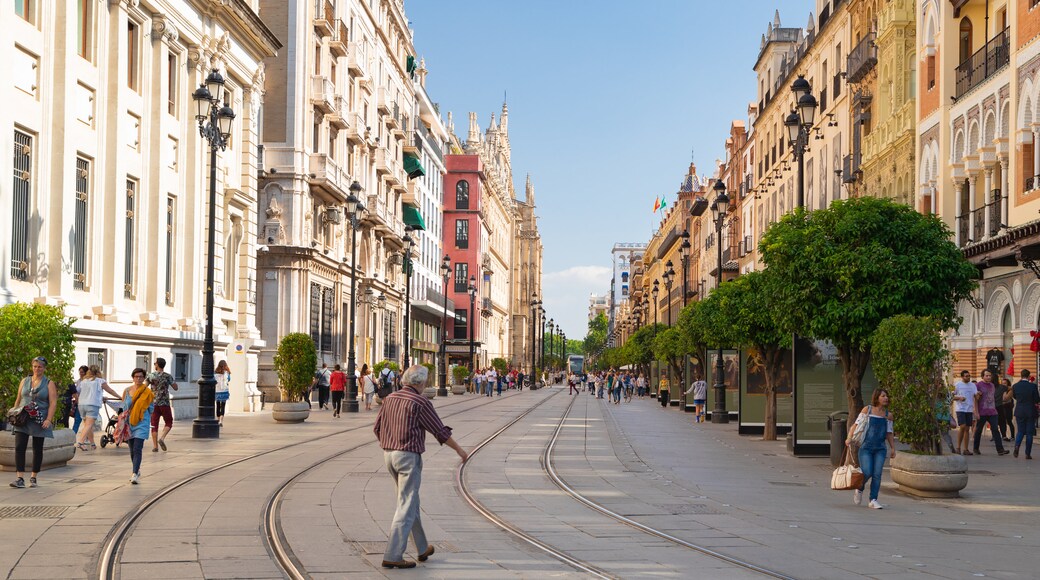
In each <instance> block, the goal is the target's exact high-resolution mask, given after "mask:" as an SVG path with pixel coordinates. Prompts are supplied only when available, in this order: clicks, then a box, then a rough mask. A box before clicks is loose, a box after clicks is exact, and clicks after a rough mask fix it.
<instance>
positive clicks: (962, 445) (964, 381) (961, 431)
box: [953, 371, 979, 455]
mask: <svg viewBox="0 0 1040 580" xmlns="http://www.w3.org/2000/svg"><path fill="white" fill-rule="evenodd" d="M978 397H979V390H978V388H976V387H975V383H973V382H972V381H971V373H969V372H968V371H961V380H960V381H957V382H956V383H955V384H954V385H953V408H954V410H955V411H957V447H956V448H955V449H954V453H960V452H961V451H962V450H963V451H964V454H965V455H973V453H972V452H971V451H969V449H968V441H969V439H970V438H971V426H972V424H974V423H975V416H976V414H977V413H976V408H975V401H976V399H978Z"/></svg>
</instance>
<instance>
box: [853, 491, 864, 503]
mask: <svg viewBox="0 0 1040 580" xmlns="http://www.w3.org/2000/svg"><path fill="white" fill-rule="evenodd" d="M852 503H854V504H856V505H859V504H861V503H863V490H861V489H857V490H856V491H854V492H852Z"/></svg>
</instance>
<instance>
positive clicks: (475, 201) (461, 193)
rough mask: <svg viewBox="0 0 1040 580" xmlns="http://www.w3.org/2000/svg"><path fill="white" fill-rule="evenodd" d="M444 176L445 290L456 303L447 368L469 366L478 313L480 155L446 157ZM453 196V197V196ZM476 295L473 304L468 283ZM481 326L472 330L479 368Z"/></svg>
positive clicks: (481, 223)
mask: <svg viewBox="0 0 1040 580" xmlns="http://www.w3.org/2000/svg"><path fill="white" fill-rule="evenodd" d="M444 159H445V165H446V167H447V173H446V174H445V176H444V251H445V253H446V254H447V255H448V256H449V257H450V258H451V269H452V273H451V279H450V280H449V281H448V287H447V288H445V291H446V292H447V295H448V299H449V300H451V301H453V302H454V303H455V324H454V326H453V327H452V328H450V329H449V331H448V344H447V351H448V361H449V364H461V365H465V366H469V365H470V358H469V357H470V326H471V324H473V323H474V322H476V321H477V320H479V319H478V318H477V317H478V316H479V315H480V309H481V287H482V283H483V281H484V275H483V272H482V269H481V264H482V263H483V262H482V261H483V257H484V254H483V253H484V251H485V249H484V248H482V247H481V244H482V240H484V239H485V236H482V235H481V231H482V228H483V227H484V225H483V220H482V217H481V207H482V206H481V193H482V191H483V180H484V168H483V163H482V162H481V160H480V156H479V155H447V156H445V158H444ZM453 192H454V195H452V193H453ZM471 278H472V280H473V281H474V284H475V285H476V288H477V292H476V297H475V300H474V301H473V302H471V297H470V295H469V292H468V289H469V284H470V279H471ZM480 327H481V325H480V324H476V325H475V327H474V329H473V335H472V340H473V350H474V352H476V353H478V354H477V355H476V356H475V357H474V360H477V361H478V362H477V365H478V366H479V365H480V362H479V360H480V356H479V353H480V347H481V335H480Z"/></svg>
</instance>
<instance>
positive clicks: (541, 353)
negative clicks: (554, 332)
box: [538, 303, 552, 372]
mask: <svg viewBox="0 0 1040 580" xmlns="http://www.w3.org/2000/svg"><path fill="white" fill-rule="evenodd" d="M538 326H539V328H541V329H542V332H541V333H540V334H539V335H538V368H539V369H541V371H542V372H545V308H544V307H542V305H541V303H539V305H538ZM549 364H552V361H549Z"/></svg>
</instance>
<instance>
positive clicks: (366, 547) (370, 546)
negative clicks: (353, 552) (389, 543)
mask: <svg viewBox="0 0 1040 580" xmlns="http://www.w3.org/2000/svg"><path fill="white" fill-rule="evenodd" d="M354 546H356V547H357V551H358V552H361V553H362V554H364V555H366V556H372V555H374V554H382V553H383V552H385V551H386V542H354Z"/></svg>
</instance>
